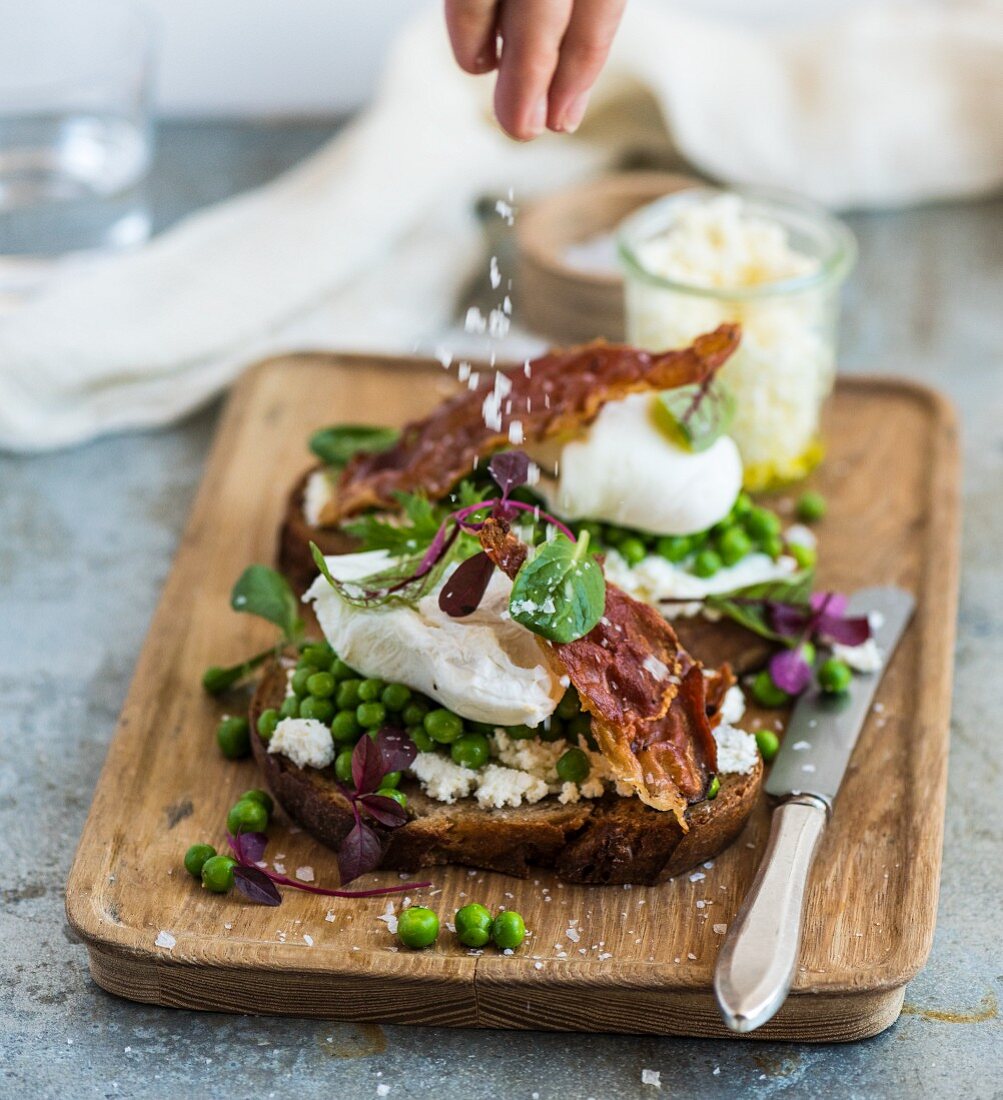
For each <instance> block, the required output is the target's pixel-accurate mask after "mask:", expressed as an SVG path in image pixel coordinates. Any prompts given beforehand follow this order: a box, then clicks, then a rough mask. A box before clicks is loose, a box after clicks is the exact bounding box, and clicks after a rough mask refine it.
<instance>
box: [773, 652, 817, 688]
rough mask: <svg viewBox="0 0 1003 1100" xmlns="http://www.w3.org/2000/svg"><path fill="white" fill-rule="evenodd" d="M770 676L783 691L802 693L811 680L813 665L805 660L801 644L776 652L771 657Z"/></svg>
mask: <svg viewBox="0 0 1003 1100" xmlns="http://www.w3.org/2000/svg"><path fill="white" fill-rule="evenodd" d="M770 677H771V678H772V680H773V682H774V683H775V684H776V685H777V687H778V688H780V690H781V691H786V692H787V694H788V695H800V694H801V692H802V691H804V689H805V688H806V687H807V686H808V684H809V683H810V682H811V665H809V664H808V662H807V661H806V660H805V658H804V653H803V652H802V650H801V646H798V647H797V648H796V649H783V650H781V651H780V652H779V653H774V654H773V656H772V657H771V658H770Z"/></svg>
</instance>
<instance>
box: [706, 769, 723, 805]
mask: <svg viewBox="0 0 1003 1100" xmlns="http://www.w3.org/2000/svg"><path fill="white" fill-rule="evenodd" d="M720 790H721V780H720V779H718V777H717V776H716V775H712V776H711V780H710V786H708V788H707V801H708V802H713V801H714V799H715V798H717V796H718V792H719V791H720Z"/></svg>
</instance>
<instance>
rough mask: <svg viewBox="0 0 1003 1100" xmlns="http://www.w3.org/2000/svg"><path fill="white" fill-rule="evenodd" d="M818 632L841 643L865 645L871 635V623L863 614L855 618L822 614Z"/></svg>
mask: <svg viewBox="0 0 1003 1100" xmlns="http://www.w3.org/2000/svg"><path fill="white" fill-rule="evenodd" d="M818 633H819V634H820V635H821V636H822V637H824V638H827V639H830V640H831V641H833V642H839V644H840V645H851V646H852V645H863V644H864V642H866V641H867V639H868V638H869V637H870V636H871V624H870V623H869V622H868V621H867V619H866V618H865V617H863V616H859V617H858V618H854V619H840V618H837V617H836V616H835V615H822V617H821V618H820V619H819V623H818Z"/></svg>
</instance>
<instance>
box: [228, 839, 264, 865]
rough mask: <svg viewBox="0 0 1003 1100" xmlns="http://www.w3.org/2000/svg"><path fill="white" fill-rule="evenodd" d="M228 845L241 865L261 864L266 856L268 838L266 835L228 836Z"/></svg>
mask: <svg viewBox="0 0 1003 1100" xmlns="http://www.w3.org/2000/svg"><path fill="white" fill-rule="evenodd" d="M226 839H227V843H228V844H229V845H230V847H231V848H232V849H233V853H234V855H236V857H237V859H239V860H240V862H241V863H247V864H252V863H260V862H261V860H262V859H263V858H264V855H265V847H266V846H267V844H268V837H267V836H266V835H265V834H264V833H239V834H238V835H237V836H233V835H232V834H230V833H227V834H226Z"/></svg>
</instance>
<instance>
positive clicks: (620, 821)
mask: <svg viewBox="0 0 1003 1100" xmlns="http://www.w3.org/2000/svg"><path fill="white" fill-rule="evenodd" d="M285 690H286V673H285V670H284V669H283V668H282V667H281V665H280V664H279V663H278V662H275V663H273V664H272V665H270V666H269V667H268V668H267V669H266V671H265V673H264V674H263V676H262V678H261V681H260V682H259V685H258V688H257V691H256V692H255V694H254V697H253V699H252V700H251V707H250V720H251V730H252V734H251V745H252V749H253V751H254V756H255V759H256V760H257V762H258V765H259V767H260V768H261V770H262V772H263V774H264V777H265V782H266V783H267V785H268V787H269V789H270V790H271V792H272V794H273V795H274V796H275V799H276V801H277V802H278V803H279V804H280V805H281V806H282V808H283V809H284V810H285V812H286V813H287V814H288V815H289V816H290V817H291V818H292V819H293V820H294V821H296V822H297V823H298V824H299V825H301V826H302V827H303V828H304V829H306V830H307V831H308V832H309V833H311V834H312V835H313V836H314V837H316V838H317V839H318V840H320V841H321V842H322V843H324V844H326V845H327V846H328V847H330V848H334V849H337V848H338V847H339V845H340V844H341V842H342V841H343V840H344V838H345V836H346V835H347V834H348V831H349V830H350V829H351V827H352V823H353V815H352V809H351V806H350V804H349V802H348V800H347V799H346V798H345V796H344V794H342V792H341V790H340V788H339V786H338V784H337V782H336V781H335V778H334V774H333V769H332V768H325V769H323V770H317V769H313V768H309V769H306V768H299V767H297V766H296V765H295V764H293V763H292V762H291V761H290V760H287V759H286V758H285V757H284V756H281V755H279V754H273V753H269V752H268V749H267V745H266V744H265V743H264V742H263V741H262V740H261V738H260V737H259V736H258V733H257V723H258V717H259V716H260V714H261V712H262V711H263V710H265V709H266V708H267V707H278V706H280V705H281V703H282V699H283V697H284V695H285ZM762 777H763V768H762V762H761V761H757V764H756V768H755V770H754V771H753V772H751V773H750V774H749V775H723V776H721V789H720V792H719V793H718V796H717V798H716V799H714V800H713V801H712V802H701V803H698V804H697V805H695V806H693V807H692V808H691V809H690V810H689V812H688V816H687V819H688V823H689V830H688V832H685V833H684V832H683V830H682V827H681V826H680V825H679V823H678V822H677V821H676V819H675V817H674V815H673V814H670V813H663V812H660V811H658V810H653V809H651V807H649V806H646V805H644V803H642V802H641V801H640V800H639V799H636V798H621V797H619V796H618V795H616V794H614V793H609V794H607V795H605V796H604V797H603V798H601V799H595V800H587V799H583V800H582V801H580V802H576V803H571V804H569V805H562V804H561V803H560V802H558V801H557V799H556V798H547V799H544V800H543V801H541V802H537V803H535V804H534V805H532V806H519V807H518V808H516V809H500V810H498V809H483V808H482V807H480V806H479V805H478V804H477V802H476V801H475V800H474V799H471V798H465V799H460V800H459V801H457V802H456V803H454V804H452V805H447V804H445V803H442V802H436V801H435V800H433V799H431V798H429V797H428V796H427V795H426V794H425V793H424V792H423V791H422V790H421V787H420V786H419V785H418V783H417V782H415V781H413V780H404V781H403V782H402V783H401V789H402V790H403V791H404V792H405V793H406V794H407V797H408V813H409V820H408V822H407V824H406V825H402V826H401V827H400V828H397V829H385V828H384V827H382V826H380V825H378V824H377V823H375V822H369V824H371V825H372V826H373V828H374V830H375V831H376V832H377V833H378V834H379V836H380V838H381V841H382V842H383V845H384V852H383V859H382V862H381V866H382V867H385V868H390V869H393V870H400V871H417V870H418V869H420V868H423V867H433V866H439V865H442V864H448V863H457V864H463V865H466V866H469V867H480V868H484V869H486V870H491V871H501V872H503V873H504V874H508V875H515V876H518V877H520V878H525V877H526V876H527V875H529V873H530V870H531V868H532V867H549V868H551V869H552V870H553V871H554V872H555V874H556V875H557V876H558V878H561V879H563V880H564V881H566V882H574V883H588V884H596V885H612V884H620V883H636V884H639V885H651V884H654V883H657V882H661V881H664V880H665V879H667V878H671V877H672V876H674V875H678V874H682V873H683V872H684V871H687V870H689V869H690V868H692V867H695V866H696V865H698V864H700V863H703V862H704V861H705V860H708V859H712V858H713V857H714V856H716V855H717V854H718V853H719V852H721V851H722V850H723V849H724V848H726V847H727V846H728V845H729V844H730V843H731V842H732V841H733V840H734V839H735V838H736V837H737V836H738V834H739V833H740V832H741V831H742V829H743V827H744V826H745V823H746V821H747V820H748V818H749V815H750V814H751V813H752V810H753V808H754V806H755V804H756V800H757V799H758V797H759V791H760V788H761V786H762Z"/></svg>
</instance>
